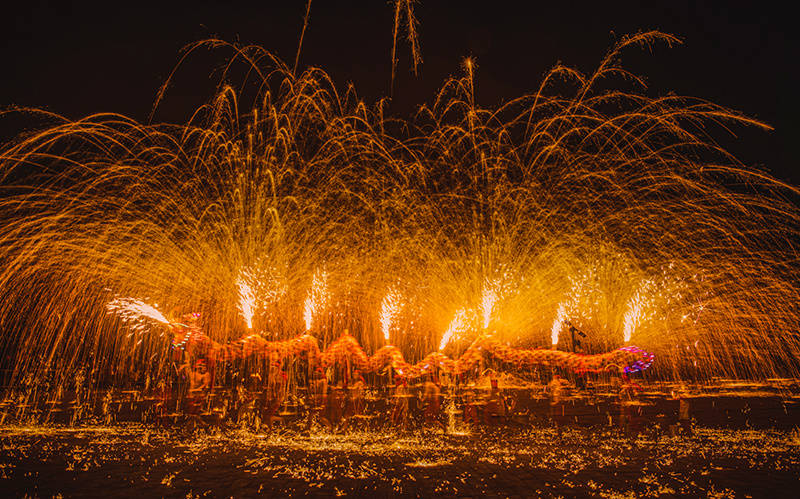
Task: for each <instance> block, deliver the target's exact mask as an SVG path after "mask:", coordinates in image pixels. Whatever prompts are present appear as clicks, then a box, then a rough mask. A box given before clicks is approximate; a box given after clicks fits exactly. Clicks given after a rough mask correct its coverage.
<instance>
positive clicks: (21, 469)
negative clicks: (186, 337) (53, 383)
mask: <svg viewBox="0 0 800 499" xmlns="http://www.w3.org/2000/svg"><path fill="white" fill-rule="evenodd" d="M0 438H2V453H1V454H0V488H2V489H3V490H5V491H7V492H6V493H8V494H9V495H13V496H23V495H26V494H27V495H29V496H33V497H53V496H58V495H62V496H64V497H73V496H80V497H107V496H109V495H114V496H137V497H142V496H167V497H206V496H208V497H224V496H235V497H245V496H255V495H263V496H265V497H277V496H284V495H293V496H296V495H308V496H337V495H366V494H369V495H370V496H373V497H389V496H398V495H399V496H427V497H430V496H433V495H445V496H459V497H478V496H485V495H488V496H494V495H497V496H500V497H530V496H544V497H550V496H565V497H574V496H585V497H658V496H666V497H669V496H675V495H691V496H708V497H790V496H792V494H793V492H795V491H794V490H793V489H795V487H796V485H797V483H798V479H800V435H798V434H797V432H796V431H795V432H782V431H752V430H710V429H699V430H698V431H697V433H696V435H695V436H693V437H668V436H661V437H660V438H658V439H656V438H655V435H649V436H647V437H644V436H640V437H638V438H637V439H635V440H629V439H626V438H624V437H623V436H621V435H620V434H619V433H617V432H616V431H614V430H611V429H603V430H597V429H595V430H592V431H589V430H586V429H567V430H566V431H565V432H564V435H563V438H562V439H561V440H560V441H559V440H558V438H557V436H556V434H555V432H554V431H553V430H552V429H550V428H538V429H531V430H521V429H504V430H492V431H487V432H479V433H474V434H470V435H446V434H443V433H441V432H427V433H424V432H423V433H410V434H388V433H355V434H348V435H333V434H324V433H321V434H314V435H313V436H310V437H307V436H301V435H297V434H293V433H292V434H272V435H266V434H254V433H250V432H241V431H220V432H217V431H214V432H211V433H203V432H201V433H191V434H190V433H183V434H181V433H177V432H167V431H155V430H154V429H153V428H148V427H143V426H139V425H124V426H115V427H86V428H44V427H33V428H30V427H25V428H23V427H6V428H2V429H0Z"/></svg>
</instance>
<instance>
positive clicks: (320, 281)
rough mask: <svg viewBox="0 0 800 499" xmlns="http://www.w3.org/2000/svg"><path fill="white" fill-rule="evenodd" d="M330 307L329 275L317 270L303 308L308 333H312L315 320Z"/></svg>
mask: <svg viewBox="0 0 800 499" xmlns="http://www.w3.org/2000/svg"><path fill="white" fill-rule="evenodd" d="M327 305H328V274H327V272H325V271H324V270H321V269H317V270H316V271H315V272H314V277H313V278H312V280H311V288H310V289H309V290H308V296H306V301H305V306H304V308H303V320H304V321H305V323H306V332H309V331H311V328H312V326H313V325H314V320H315V319H316V318H317V316H318V315H319V314H320V313H321V312H322V311H323V310H324V309H325V308H326V307H327Z"/></svg>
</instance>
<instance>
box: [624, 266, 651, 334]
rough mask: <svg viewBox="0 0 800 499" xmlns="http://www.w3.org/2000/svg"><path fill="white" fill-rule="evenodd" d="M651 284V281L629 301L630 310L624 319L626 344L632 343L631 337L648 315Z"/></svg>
mask: <svg viewBox="0 0 800 499" xmlns="http://www.w3.org/2000/svg"><path fill="white" fill-rule="evenodd" d="M650 284H651V283H650V281H647V282H645V283H643V284H642V286H641V287H640V288H639V289H637V290H636V293H634V295H633V296H632V297H631V299H630V300H629V301H628V308H627V310H626V311H625V315H624V316H623V318H622V333H623V337H624V340H625V343H628V342H630V341H631V337H632V336H633V333H634V332H635V331H636V327H637V326H638V325H639V324H640V323H641V321H642V319H643V318H644V316H645V315H646V313H647V307H648V306H649V304H650V301H651V298H650V295H649V293H648V290H649V288H650Z"/></svg>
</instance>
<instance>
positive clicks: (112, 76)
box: [0, 0, 800, 185]
mask: <svg viewBox="0 0 800 499" xmlns="http://www.w3.org/2000/svg"><path fill="white" fill-rule="evenodd" d="M227 3H231V4H232V3H234V2H226V3H223V2H203V1H195V2H187V3H184V4H178V3H177V2H167V1H163V2H160V3H155V4H148V3H143V2H128V3H120V2H111V1H109V2H102V3H99V2H82V3H81V4H80V5H79V6H69V5H64V4H66V2H54V4H53V5H50V4H48V3H45V2H33V1H30V2H17V5H16V6H14V7H8V6H4V10H3V12H2V15H0V33H2V34H0V37H1V38H2V42H1V43H0V57H2V67H3V69H2V71H0V75H2V76H0V107H3V108H5V107H7V106H11V105H19V106H34V107H43V108H46V109H48V110H50V111H54V112H56V113H60V114H63V115H66V116H68V117H70V118H79V117H82V116H85V115H87V114H91V113H96V112H118V113H122V114H126V115H129V116H131V117H133V118H135V119H137V120H140V121H145V120H147V118H148V115H149V113H150V110H151V108H152V103H153V101H154V98H155V96H156V93H157V91H158V89H159V87H160V85H161V84H162V83H163V82H164V80H165V78H166V77H167V75H168V74H169V73H170V71H171V70H172V68H173V67H174V65H175V63H176V62H177V61H178V58H179V51H180V49H181V48H182V47H183V46H185V45H187V44H189V43H191V42H194V41H198V40H202V39H205V38H209V37H212V36H215V37H219V38H222V39H225V40H228V41H238V42H240V43H243V44H258V45H262V46H264V47H265V48H267V49H268V50H270V51H272V52H273V53H275V54H277V55H278V56H279V57H281V58H282V59H284V60H285V61H287V62H288V63H289V64H290V65H291V63H292V62H293V61H294V56H295V51H296V49H297V42H298V39H299V34H300V30H301V27H302V23H303V14H304V12H305V0H283V1H280V2H277V1H266V0H265V1H261V2H257V3H254V4H252V5H250V4H246V3H244V2H235V3H236V4H237V5H236V6H230V5H227ZM654 4H655V2H642V1H638V2H585V3H584V2H581V3H578V2H570V1H566V0H561V1H555V2H550V3H544V2H531V1H507V0H496V1H483V2H470V1H458V2H455V1H444V0H427V1H424V0H423V1H422V2H420V3H418V4H417V6H416V15H417V18H418V20H419V21H420V27H419V36H420V44H421V48H422V57H423V59H424V64H423V65H422V69H421V73H420V75H419V77H418V78H415V77H414V76H413V75H412V74H411V73H410V67H411V64H410V58H409V46H408V44H407V43H405V42H403V43H401V44H400V46H399V64H398V78H397V81H396V82H395V92H394V95H393V101H392V105H391V108H390V110H391V112H392V113H393V114H395V115H399V116H401V117H408V116H410V115H411V114H412V113H413V111H414V110H415V109H416V107H417V106H418V105H420V104H422V103H425V102H430V101H431V100H432V99H433V96H434V94H435V91H436V90H437V89H438V88H439V86H440V85H441V83H442V82H443V80H444V79H445V78H446V77H447V76H449V75H456V74H458V73H459V71H460V63H461V60H462V58H463V57H464V56H470V55H471V56H474V57H475V58H476V59H477V64H478V72H477V75H476V93H477V100H478V103H479V104H480V105H482V106H486V107H494V106H496V105H498V104H500V103H501V102H503V101H507V100H509V99H512V98H514V97H517V96H519V95H521V94H523V93H527V92H531V91H533V90H535V89H536V88H537V87H538V85H539V82H540V80H541V78H542V76H543V75H544V73H545V72H546V71H547V70H548V69H550V68H551V67H552V66H553V65H554V64H556V63H557V62H559V61H560V62H562V63H564V64H566V65H569V66H573V67H576V68H578V69H579V70H581V71H582V72H584V73H588V72H591V71H592V70H593V69H594V68H595V67H596V66H597V64H599V62H600V60H601V58H602V57H603V55H604V54H605V53H606V51H607V50H608V49H609V48H610V47H611V46H612V45H613V43H614V42H615V40H617V39H619V37H621V36H622V35H624V34H627V33H635V32H637V31H644V30H650V29H659V30H661V31H665V32H668V33H671V34H674V35H677V36H679V37H680V38H682V39H683V41H684V44H683V45H681V46H678V47H673V48H671V49H670V48H667V47H666V46H658V47H656V48H655V49H654V50H653V52H652V53H649V52H647V51H640V52H637V51H635V50H634V51H629V52H627V55H626V57H625V58H624V62H625V63H626V66H627V67H628V68H630V69H631V70H633V71H634V72H637V73H639V74H642V75H644V76H645V77H647V81H648V84H649V90H648V92H649V93H650V95H663V94H666V93H668V92H674V93H677V94H683V95H691V96H695V97H701V98H705V99H708V100H711V101H714V102H716V103H717V104H721V105H724V106H727V107H731V108H734V109H737V110H739V111H742V112H744V113H745V114H747V115H749V116H751V117H755V118H758V119H760V120H763V121H765V122H766V123H768V124H770V125H772V126H773V127H775V131H773V132H763V131H756V130H746V129H741V128H739V129H736V130H735V131H736V132H737V135H738V137H737V138H736V139H733V138H731V137H718V138H720V139H721V141H722V143H723V144H724V145H725V146H727V147H728V148H729V149H730V150H731V151H732V152H734V153H735V154H736V155H737V156H739V157H740V158H741V159H742V160H743V161H745V162H746V163H748V164H750V165H754V166H758V167H760V168H763V169H766V170H768V171H770V172H772V173H773V174H774V175H776V176H778V177H780V178H783V179H787V180H789V181H790V182H792V183H794V184H797V185H800V152H798V148H797V147H796V146H797V141H796V138H797V137H798V135H799V134H800V124H798V120H800V118H799V117H800V99H798V88H800V66H799V64H798V60H799V59H800V58H798V55H800V50H798V49H800V41H799V39H800V37H798V35H797V33H798V31H797V29H796V27H795V26H794V23H795V22H796V18H795V17H794V16H792V15H791V14H790V10H789V8H788V7H782V8H779V7H777V2H776V3H775V4H774V5H772V6H769V5H767V3H766V2H752V3H751V2H748V3H745V2H731V1H714V2H684V1H672V2H663V3H659V5H657V6H654ZM392 18H393V9H392V7H391V5H390V3H389V2H387V1H384V0H361V1H344V0H314V1H313V3H312V8H311V18H310V24H309V27H308V31H307V32H306V39H305V41H304V44H303V52H302V56H301V67H306V66H308V65H314V66H318V67H322V68H324V69H325V70H326V71H328V73H329V74H330V75H331V76H332V77H333V78H334V81H335V82H336V83H337V86H339V87H340V88H342V89H343V88H344V86H345V85H346V84H347V83H348V82H352V83H354V84H355V86H356V89H357V90H358V93H359V95H360V96H361V97H362V98H363V99H365V100H366V101H368V102H371V101H374V100H375V99H376V98H380V97H383V96H386V95H388V93H389V77H390V51H391V44H392V22H393V19H392ZM220 61H221V58H220V57H210V56H207V55H204V54H201V55H199V56H197V57H194V58H193V59H192V60H191V61H190V63H189V64H188V65H187V66H185V67H184V69H183V70H182V71H181V72H180V73H179V76H178V79H177V80H176V81H175V86H174V89H175V90H174V91H173V92H172V93H169V94H168V95H167V98H166V101H165V104H164V106H163V107H162V108H161V110H160V113H159V114H158V115H157V116H156V120H155V121H170V122H178V123H182V122H185V121H186V120H187V119H188V118H189V116H190V114H191V112H192V111H193V110H194V109H195V108H197V107H198V106H199V105H201V104H203V103H204V102H206V101H207V100H208V98H209V97H210V96H211V95H212V94H213V90H214V88H215V84H216V82H217V80H216V79H211V78H209V76H210V74H211V72H212V69H213V68H215V67H217V66H218V65H219V63H220ZM30 126H31V124H30V123H26V122H25V121H24V120H20V119H18V118H13V117H12V118H9V117H6V118H3V119H2V120H0V140H2V141H3V142H5V141H6V140H8V139H9V138H10V137H11V136H13V135H14V134H16V133H17V132H19V131H21V130H23V129H25V128H28V127H30Z"/></svg>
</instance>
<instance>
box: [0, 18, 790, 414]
mask: <svg viewBox="0 0 800 499" xmlns="http://www.w3.org/2000/svg"><path fill="white" fill-rule="evenodd" d="M402 5H405V7H403V8H407V9H408V12H407V16H408V18H409V21H408V22H409V27H410V29H413V24H414V22H415V21H414V19H413V13H412V12H411V10H410V9H411V7H410V3H409V2H405V3H404V2H397V9H398V10H397V13H396V15H397V16H400V15H401V12H403V11H402V9H401V6H402ZM309 6H310V4H309ZM404 15H406V14H404ZM398 18H399V17H398ZM395 39H396V33H395ZM414 43H416V42H414ZM656 43H666V44H675V43H678V40H677V39H676V38H674V37H672V36H670V35H665V34H662V33H657V32H647V33H640V34H637V35H633V36H629V37H625V38H623V39H622V40H621V41H620V42H619V43H618V44H617V45H615V46H614V47H613V48H612V49H611V50H610V51H609V53H608V55H607V56H606V57H605V58H604V59H603V60H602V61H601V62H600V64H599V66H598V68H597V69H596V70H595V71H594V72H593V73H591V74H589V75H584V74H581V73H580V72H578V71H576V70H574V69H572V68H569V67H565V66H561V65H558V66H556V67H554V68H553V69H552V70H551V71H550V72H549V73H548V74H547V75H546V76H545V77H544V79H543V81H542V82H541V84H540V86H539V88H538V89H537V91H536V92H534V93H532V94H530V95H523V96H520V97H519V98H517V99H515V100H513V101H511V102H508V103H507V104H504V105H503V106H501V107H497V108H491V107H482V106H480V105H479V104H478V103H477V100H476V98H475V88H476V87H477V86H479V82H478V81H476V80H477V79H479V78H478V77H477V76H476V75H477V73H476V71H477V68H476V66H475V65H474V63H473V61H471V60H467V61H466V62H465V64H464V69H465V72H464V74H463V75H462V76H461V77H458V78H454V79H450V80H448V81H446V82H445V83H444V85H443V86H442V88H441V90H440V91H439V93H438V94H437V95H436V96H435V98H434V99H433V101H432V102H430V103H428V104H425V105H422V106H421V108H420V110H419V113H418V114H417V117H416V118H414V119H413V120H410V121H403V120H400V119H399V118H397V117H390V116H388V115H387V112H386V110H387V104H386V102H385V101H379V102H377V103H375V104H373V105H368V104H366V103H364V102H363V101H362V100H360V99H359V98H358V96H357V94H356V93H355V90H353V89H352V88H348V89H347V90H346V91H344V92H342V91H340V90H339V89H337V88H336V87H335V86H334V84H333V82H332V81H331V79H330V78H329V77H328V76H327V75H326V74H325V73H324V72H323V71H322V70H320V69H315V68H311V69H307V70H306V71H304V72H302V73H299V74H298V73H297V72H296V71H293V70H290V69H289V68H288V66H287V65H286V64H285V63H283V62H282V61H280V60H278V59H277V58H275V57H273V56H272V55H271V54H270V53H269V52H267V51H265V50H264V49H262V48H260V47H254V46H237V45H233V44H229V43H226V42H223V41H220V40H208V41H203V42H200V43H197V44H195V45H194V46H192V47H190V48H189V49H188V51H187V55H186V57H191V55H192V54H193V53H194V52H195V51H197V50H199V49H206V48H210V49H214V50H216V51H217V53H220V54H225V57H226V61H227V64H226V66H225V69H224V70H223V71H222V77H221V80H220V81H221V82H225V83H221V84H220V88H219V92H218V93H217V95H216V97H215V98H214V99H213V100H212V101H211V102H209V103H207V104H204V105H202V106H201V107H199V108H198V110H197V112H196V113H195V114H194V115H193V116H192V118H191V120H190V121H189V122H188V123H186V124H159V123H138V122H136V121H134V120H131V119H130V118H127V117H125V116H121V115H117V114H96V115H92V116H87V117H85V118H83V119H80V120H76V121H71V120H68V119H65V118H63V117H59V116H55V115H52V114H49V113H46V112H45V111H40V110H32V109H25V110H18V111H19V112H25V113H33V114H35V115H37V116H39V117H42V118H46V119H48V120H49V121H50V123H51V124H50V125H49V126H47V127H45V128H42V129H39V130H38V131H36V132H33V133H28V134H25V135H21V136H20V137H19V138H18V139H16V140H15V141H14V142H12V143H9V144H6V145H5V146H3V148H2V150H0V183H1V185H2V187H3V190H4V195H3V197H2V199H0V219H2V220H3V224H2V227H0V262H1V263H2V266H1V267H0V296H2V301H0V325H2V331H3V333H2V334H3V335H2V339H1V340H0V341H2V343H0V345H2V346H1V348H2V352H3V358H4V363H5V364H4V365H5V366H6V367H8V368H9V369H10V371H11V375H10V377H9V379H7V380H6V381H7V382H6V388H7V390H6V392H7V393H6V399H7V400H8V401H13V403H14V405H15V407H17V408H20V407H23V408H30V409H31V410H34V409H35V408H37V407H41V404H43V403H44V402H46V401H47V400H51V399H57V398H59V397H62V396H63V394H64V393H65V392H68V391H71V390H72V391H75V392H76V393H77V392H81V390H83V389H84V386H86V387H91V388H90V389H91V390H95V391H98V393H99V392H100V391H103V390H131V389H132V390H136V391H139V392H142V393H145V394H155V393H157V392H158V391H159V390H161V392H159V393H166V392H167V391H168V388H167V387H168V386H173V385H174V384H175V383H178V382H177V381H175V379H176V373H178V372H181V371H180V369H184V371H183V372H190V373H191V376H190V377H191V379H192V387H193V388H194V386H195V384H197V385H198V386H201V387H203V388H211V387H225V386H231V385H236V386H248V387H249V386H250V385H251V384H253V383H255V384H256V385H258V386H259V387H260V386H261V385H262V384H263V385H264V386H266V387H267V388H265V389H264V390H265V393H274V394H277V393H281V395H280V396H279V398H280V399H281V401H282V403H283V404H284V410H285V407H286V404H288V403H289V402H288V401H289V400H290V399H292V397H295V398H297V399H298V400H299V398H300V396H299V395H298V393H299V392H298V390H300V389H307V390H308V391H309V393H310V392H311V391H313V389H312V388H313V385H314V384H315V383H316V382H317V381H315V380H317V379H318V377H319V376H320V375H319V374H315V373H319V372H323V374H322V375H321V376H324V377H326V378H328V380H327V381H328V382H330V383H333V382H337V381H338V382H340V383H344V385H345V386H346V385H347V384H348V383H352V382H353V380H355V379H357V378H358V376H361V375H367V376H369V378H368V380H367V381H368V384H381V383H386V381H385V380H386V379H387V378H386V376H385V375H386V374H387V373H388V374H389V376H398V377H403V378H406V379H418V378H424V377H426V376H434V377H435V378H436V379H438V378H440V377H452V378H453V379H455V380H458V382H466V381H465V380H469V379H473V380H474V379H476V378H478V377H479V376H480V375H481V373H483V372H485V369H486V368H487V367H492V368H494V369H495V370H496V371H498V372H513V373H515V375H517V376H520V377H522V378H525V377H526V376H528V377H531V376H535V375H534V373H535V372H541V371H542V370H546V371H547V372H550V371H552V370H560V371H563V372H570V373H574V372H577V373H586V372H610V371H613V372H620V371H624V372H627V373H632V372H639V371H642V370H644V369H648V368H649V369H648V371H647V373H648V376H650V377H652V378H653V379H663V380H684V379H700V380H704V379H709V378H712V377H720V376H721V377H733V378H747V379H764V378H770V377H777V376H790V377H793V376H797V374H798V354H799V353H800V340H799V339H798V337H797V335H796V334H794V333H793V332H795V331H797V330H798V327H800V315H798V313H797V306H796V304H797V303H798V302H800V283H798V281H797V276H798V275H800V274H798V272H797V270H798V268H797V267H798V265H797V259H796V257H795V250H794V248H795V242H796V237H797V234H798V225H799V224H798V222H800V209H798V205H797V204H796V202H795V199H796V196H797V194H798V192H797V190H796V189H795V188H794V187H791V186H789V185H786V184H784V183H782V182H780V181H778V180H776V179H774V178H772V177H770V176H769V175H767V174H765V173H763V172H760V171H757V170H755V169H752V168H749V167H747V166H746V165H742V164H740V163H739V162H738V161H737V160H736V159H735V157H734V156H733V155H731V154H730V153H728V152H727V151H725V150H723V149H721V148H720V147H719V146H718V145H717V144H716V142H715V141H714V139H713V134H714V133H716V132H722V131H724V129H726V128H727V127H744V126H746V127H756V128H763V129H767V128H768V126H767V125H765V124H763V123H760V122H758V121H756V120H754V119H750V118H748V117H746V116H743V115H741V114H739V113H737V112H735V111H732V110H729V109H726V108H723V107H721V106H718V105H715V104H713V103H710V102H707V101H705V100H701V99H696V98H691V97H680V96H675V95H667V96H664V97H650V96H648V93H647V89H646V87H645V85H644V82H643V80H641V79H640V78H638V77H637V76H636V75H633V74H631V73H629V72H628V71H627V70H626V69H625V67H624V66H623V65H622V62H621V61H622V59H623V56H624V53H625V52H626V51H628V50H632V49H635V48H636V47H639V46H649V45H651V44H656ZM415 47H416V45H415ZM415 50H416V48H415ZM417 59H418V55H417V54H416V52H415V59H414V60H415V64H416V63H417ZM179 70H180V67H178V68H177V69H176V71H179ZM237 81H238V82H239V83H236V82H237ZM610 82H616V85H612V84H610ZM168 87H169V82H167V84H165V85H164V89H163V90H162V92H161V93H160V94H159V98H158V101H157V102H156V108H157V107H158V104H159V103H160V102H161V100H162V99H168V98H169V96H168V95H167V89H168ZM245 96H247V98H245ZM124 297H127V298H124ZM142 297H144V298H142ZM156 303H157V304H158V306H156V305H155V304H156ZM454 311H455V312H454ZM567 325H569V327H574V328H576V329H577V330H580V331H581V333H582V334H585V336H586V338H585V339H584V340H583V341H582V344H581V346H580V348H577V347H576V344H575V342H572V344H568V343H567V342H566V341H565V339H564V338H565V336H566V335H564V334H561V333H562V332H563V329H564V328H565V327H566V326H567ZM634 345H636V346H634ZM566 350H571V351H566ZM370 352H371V354H370ZM654 359H658V361H657V362H655V363H653V360H654ZM651 364H652V366H651ZM181 365H183V366H184V367H182V368H179V366H181ZM197 366H199V367H197ZM195 368H196V369H199V371H197V372H199V373H201V374H195ZM204 369H207V370H208V371H209V372H210V375H207V374H203V370H204ZM355 371H359V373H356V372H355ZM76 373H81V378H80V379H81V382H80V386H78V384H76ZM83 376H85V378H84V377H83ZM206 376H209V378H206ZM281 379H283V380H284V381H283V382H281ZM254 380H255V381H254ZM381 380H384V381H381ZM195 382H196V383H195ZM287 391H288V392H291V393H288V394H287V393H286V392H287ZM154 396H155V395H154ZM275 396H276V397H278V395H275ZM308 398H309V399H310V398H311V396H310V395H309V396H308ZM292 403H294V402H292ZM297 403H298V404H299V403H300V402H297ZM267 405H268V404H267ZM226 407H227V406H226ZM265 407H266V405H265ZM265 410H266V409H265ZM273 412H274V411H273ZM24 413H25V411H24V410H23V411H21V412H19V411H18V414H24ZM309 421H310V419H309Z"/></svg>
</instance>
